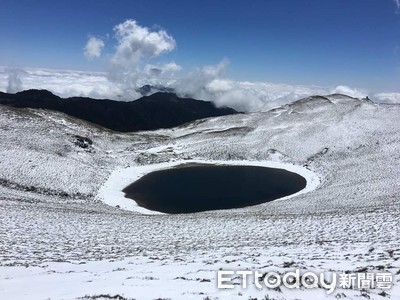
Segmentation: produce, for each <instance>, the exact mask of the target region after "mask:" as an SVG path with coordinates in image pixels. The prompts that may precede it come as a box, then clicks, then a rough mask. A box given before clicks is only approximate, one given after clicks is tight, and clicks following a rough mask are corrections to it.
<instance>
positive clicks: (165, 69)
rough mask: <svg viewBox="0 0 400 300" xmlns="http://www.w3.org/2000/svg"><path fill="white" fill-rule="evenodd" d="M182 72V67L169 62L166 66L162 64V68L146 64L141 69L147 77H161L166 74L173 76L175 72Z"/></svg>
mask: <svg viewBox="0 0 400 300" xmlns="http://www.w3.org/2000/svg"><path fill="white" fill-rule="evenodd" d="M181 70H182V67H181V66H180V65H177V64H176V63H175V62H173V61H172V62H170V63H167V64H164V65H162V66H156V65H152V64H147V65H146V66H145V67H144V68H143V72H144V74H146V75H148V76H153V77H157V76H161V75H166V74H174V73H176V72H179V71H181Z"/></svg>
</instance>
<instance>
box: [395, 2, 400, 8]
mask: <svg viewBox="0 0 400 300" xmlns="http://www.w3.org/2000/svg"><path fill="white" fill-rule="evenodd" d="M394 3H396V6H397V8H400V0H394Z"/></svg>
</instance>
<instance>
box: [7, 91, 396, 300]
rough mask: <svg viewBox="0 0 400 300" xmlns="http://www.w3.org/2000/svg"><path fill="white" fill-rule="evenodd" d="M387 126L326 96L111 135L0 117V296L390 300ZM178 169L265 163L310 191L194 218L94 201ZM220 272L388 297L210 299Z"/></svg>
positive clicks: (392, 171)
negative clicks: (345, 282)
mask: <svg viewBox="0 0 400 300" xmlns="http://www.w3.org/2000/svg"><path fill="white" fill-rule="evenodd" d="M399 116H400V106H399V105H396V104H387V105H376V104H374V103H372V102H370V101H367V100H359V99H355V98H350V97H347V96H343V95H330V96H326V97H310V98H306V99H303V100H301V101H298V102H295V103H292V104H288V105H284V106H281V107H278V108H276V109H273V110H269V111H265V112H259V113H252V114H239V115H232V116H226V117H219V118H211V119H204V120H198V121H195V122H192V123H189V124H185V125H182V126H180V127H177V128H173V129H168V130H167V129H163V130H157V131H152V132H138V133H133V134H122V133H116V132H112V131H109V130H105V129H102V128H100V127H97V126H93V125H91V124H89V123H86V122H84V121H80V120H77V119H74V118H71V117H68V116H66V115H64V114H61V113H55V112H49V111H41V110H32V109H12V108H8V107H4V106H0V144H1V147H0V215H1V219H0V299H79V298H81V299H107V298H105V297H114V296H117V295H120V296H122V297H124V298H125V299H159V298H161V299H245V300H248V299H250V298H251V299H264V298H265V299H333V298H335V299H336V298H344V297H346V299H364V298H368V297H369V298H370V299H399V298H400V290H399V286H400V271H399V270H400V243H399V240H400V196H399V195H400V181H399V178H400V118H399ZM76 135H80V136H84V137H88V138H90V139H91V140H92V141H93V145H92V146H90V147H89V148H87V149H83V148H80V147H78V146H76V145H75V144H74V142H75V141H76V137H75V136H76ZM186 161H201V162H223V163H229V164H234V163H238V162H241V163H244V164H248V163H250V162H251V163H254V164H263V162H270V161H273V162H275V163H276V164H284V165H285V166H297V168H298V170H297V171H298V172H301V170H309V172H310V174H315V175H316V176H317V177H318V180H319V184H318V185H317V186H316V185H315V186H313V188H312V189H310V190H309V191H308V192H307V193H302V194H298V195H296V196H294V197H291V198H287V199H282V200H280V201H272V202H268V203H264V204H261V205H256V206H251V207H246V208H241V209H233V210H220V211H209V212H201V213H195V214H176V215H169V214H155V215H153V214H150V215H149V214H143V213H141V212H138V211H128V210H126V209H121V208H120V209H119V208H117V207H115V205H117V203H120V202H111V201H113V198H112V197H108V195H109V194H107V193H114V195H116V194H117V193H118V192H119V191H118V189H117V188H118V187H121V186H122V185H123V184H125V182H122V181H123V180H125V179H126V180H127V181H128V179H132V178H134V177H135V176H136V175H134V174H137V175H139V173H140V172H142V171H143V172H142V173H144V172H147V171H149V170H152V169H153V168H154V169H157V168H159V167H161V166H162V167H164V166H165V167H168V166H171V165H175V164H178V163H181V162H186ZM131 170H132V171H134V172H136V173H130V171H131ZM139 170H142V171H140V172H139ZM118 172H121V173H124V172H127V173H129V174H127V176H125V175H124V176H118V175H116V174H118ZM142 173H140V174H142ZM118 178H119V179H121V178H123V180H121V182H119V183H118V182H115V181H117V179H118ZM307 178H309V177H307ZM313 178H315V177H313ZM314 183H315V184H316V183H317V182H316V181H314ZM112 188H114V190H112ZM100 196H102V197H103V199H101V197H100ZM117 196H118V197H120V196H121V194H119V195H117ZM114 199H117V197H116V198H114ZM119 199H121V198H119ZM103 201H107V203H108V204H106V203H104V202H103ZM114 201H115V200H114ZM132 202H133V201H132ZM109 204H110V205H109ZM131 205H132V207H133V203H132V204H131ZM122 208H124V207H122ZM220 268H222V269H225V270H228V269H232V270H238V269H249V270H260V271H265V272H267V271H276V272H281V273H282V272H286V271H293V270H294V269H295V268H300V269H301V270H303V271H306V270H309V271H325V272H338V273H341V272H364V271H365V270H367V271H368V272H391V273H392V274H393V287H392V288H391V289H389V290H386V291H385V293H386V294H384V293H382V290H381V289H371V290H358V289H337V290H335V292H334V293H333V294H332V295H329V296H328V295H327V294H326V291H325V290H324V289H323V288H317V289H311V290H298V289H294V290H289V289H287V288H283V287H282V288H281V290H280V291H278V290H269V289H263V290H257V289H255V288H254V287H251V288H248V289H242V288H240V286H236V285H235V288H234V289H233V290H218V289H217V286H216V285H217V283H216V282H217V275H216V272H217V270H219V269H220ZM235 280H236V283H238V282H237V279H235Z"/></svg>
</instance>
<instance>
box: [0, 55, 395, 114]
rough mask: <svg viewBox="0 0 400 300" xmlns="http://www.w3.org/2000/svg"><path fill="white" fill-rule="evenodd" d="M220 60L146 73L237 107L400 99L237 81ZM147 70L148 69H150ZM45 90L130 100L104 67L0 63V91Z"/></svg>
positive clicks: (355, 91) (345, 90) (186, 91)
mask: <svg viewBox="0 0 400 300" xmlns="http://www.w3.org/2000/svg"><path fill="white" fill-rule="evenodd" d="M226 67H227V62H226V61H224V62H222V63H220V64H218V65H215V66H207V67H204V68H202V69H198V70H195V71H193V72H191V73H190V74H189V75H187V76H185V77H182V78H180V79H168V80H163V79H160V78H151V76H150V77H149V82H150V83H152V84H154V85H157V84H161V85H164V86H168V87H172V88H175V89H176V90H177V93H178V94H179V95H192V96H193V97H194V98H197V99H201V100H210V101H213V102H214V103H215V104H216V105H217V106H230V107H232V108H235V109H237V110H241V111H248V112H252V111H259V110H266V109H269V108H272V107H276V106H278V105H282V104H287V103H291V102H293V101H295V100H298V99H301V98H304V97H307V96H310V95H326V94H332V93H344V94H347V95H350V96H353V97H365V96H366V95H368V96H369V97H370V98H371V99H372V100H374V101H375V102H380V103H400V93H389V92H388V93H368V91H366V90H362V89H357V88H351V87H348V86H344V85H340V86H334V87H320V86H306V85H290V84H284V83H270V82H248V81H236V80H232V79H229V78H226V77H224V75H223V73H224V68H226ZM150 72H151V71H150ZM33 88H35V89H47V90H49V91H51V92H53V93H55V94H57V95H59V96H61V97H70V96H85V97H92V98H96V99H104V98H107V99H113V100H122V101H131V100H135V99H137V98H138V97H139V93H137V92H135V94H134V95H132V96H129V95H127V94H125V91H124V89H123V88H121V86H119V85H118V84H115V82H113V81H110V80H109V78H108V74H107V73H106V72H82V71H65V70H49V69H20V70H15V69H13V70H10V69H7V68H0V91H3V92H11V93H14V92H18V91H22V90H25V89H33Z"/></svg>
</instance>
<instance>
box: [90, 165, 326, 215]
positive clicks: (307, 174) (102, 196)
mask: <svg viewBox="0 0 400 300" xmlns="http://www.w3.org/2000/svg"><path fill="white" fill-rule="evenodd" d="M189 163H203V164H213V165H232V166H258V167H268V168H275V169H284V170H287V171H289V172H293V173H297V174H299V175H301V176H303V177H304V178H305V179H306V181H307V184H306V187H305V188H304V189H302V190H300V191H298V192H297V193H295V194H292V195H289V196H286V197H282V198H279V199H276V200H274V201H279V200H286V199H289V198H293V197H296V196H298V195H301V194H304V193H308V192H310V191H312V190H314V189H316V188H317V186H318V185H319V184H320V179H319V177H318V176H317V174H315V173H314V172H312V171H310V170H308V169H306V168H304V167H301V166H298V165H294V164H289V163H282V162H276V161H251V160H237V161H228V160H179V161H173V162H166V163H159V164H152V165H145V166H135V167H128V168H118V169H116V170H115V171H113V172H112V173H111V175H110V177H109V178H108V180H107V181H106V182H105V183H104V184H103V185H102V187H101V188H100V189H99V192H98V194H97V196H96V199H97V200H101V201H102V202H103V203H105V204H107V205H110V206H114V207H115V206H118V207H119V208H121V209H124V210H128V211H132V212H138V213H141V214H147V215H158V214H163V213H161V212H158V211H153V210H149V209H146V208H144V207H141V206H139V205H137V203H136V202H135V201H134V200H132V199H130V198H126V197H125V193H124V192H123V191H122V190H123V189H124V188H125V187H127V186H128V185H130V184H131V183H133V182H135V181H137V180H138V179H140V178H141V177H143V176H144V175H146V174H148V173H151V172H154V171H159V170H164V169H169V168H173V167H176V166H178V165H182V164H189Z"/></svg>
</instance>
